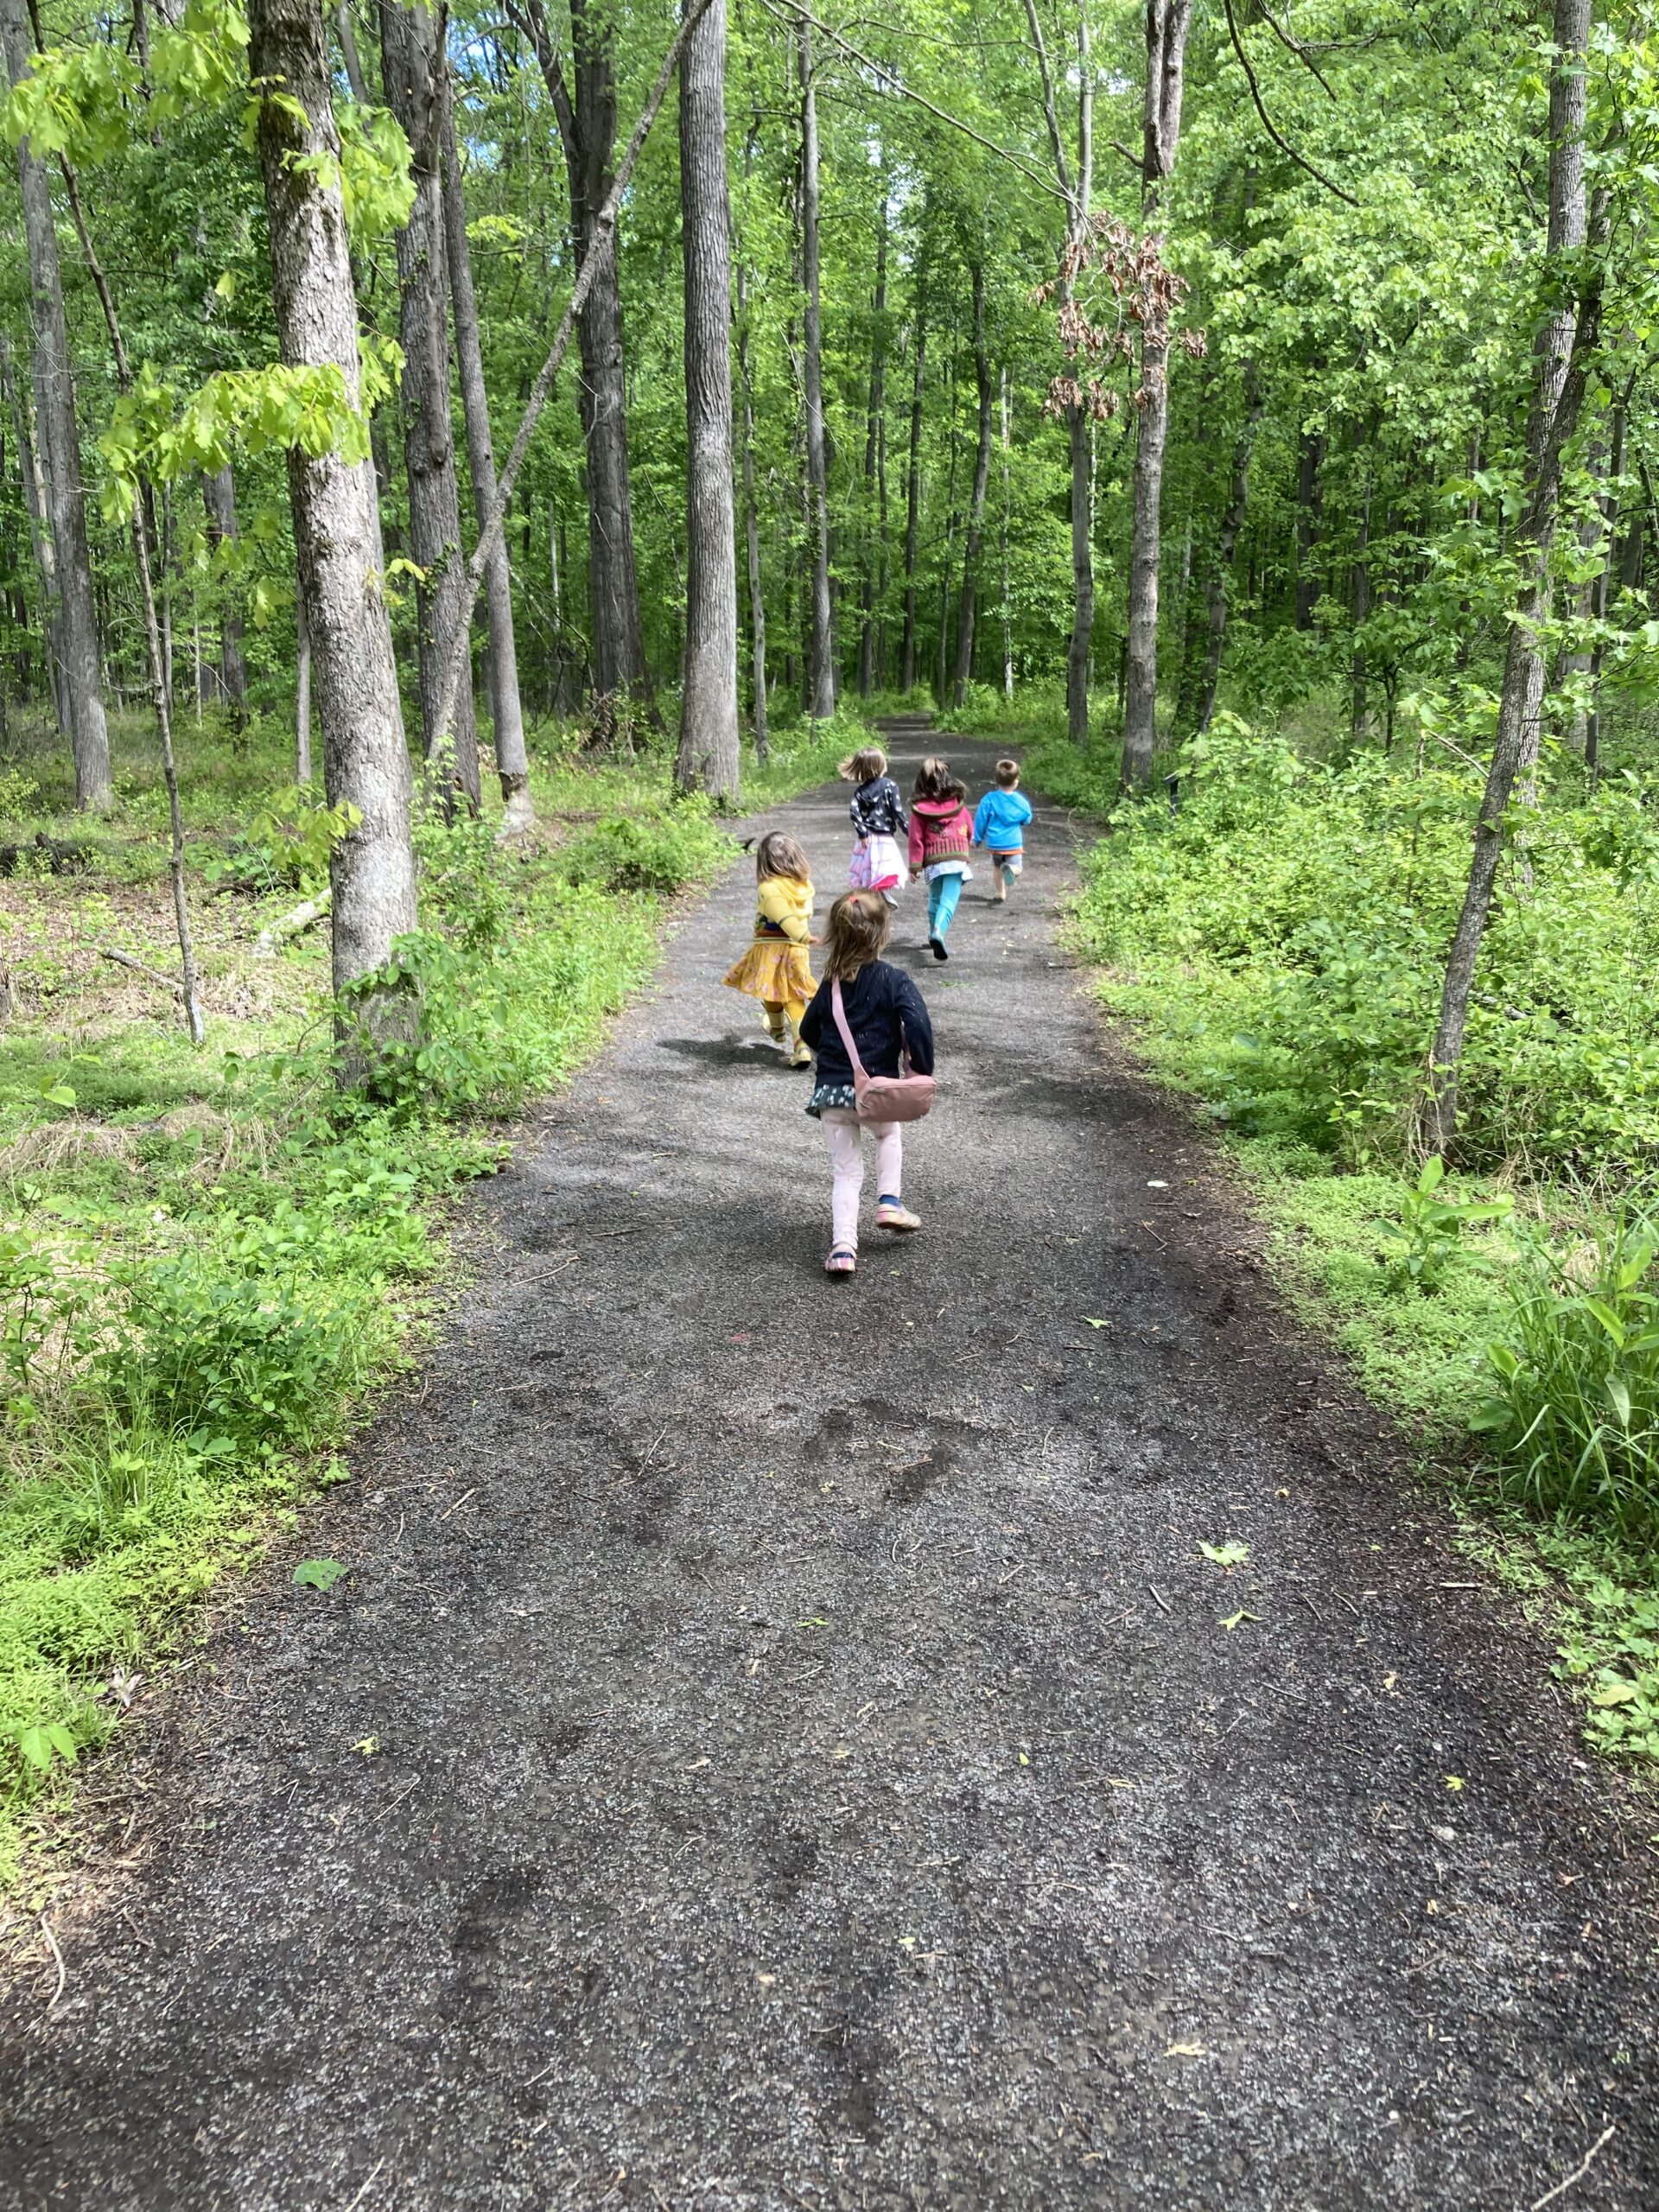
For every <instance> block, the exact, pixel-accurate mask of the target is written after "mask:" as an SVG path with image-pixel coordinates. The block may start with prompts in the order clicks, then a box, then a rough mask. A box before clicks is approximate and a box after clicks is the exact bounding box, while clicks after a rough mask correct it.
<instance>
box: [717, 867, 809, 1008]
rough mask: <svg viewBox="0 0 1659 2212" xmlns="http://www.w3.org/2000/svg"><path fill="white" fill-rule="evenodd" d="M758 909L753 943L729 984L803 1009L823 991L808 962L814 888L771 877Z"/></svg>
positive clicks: (774, 1002)
mask: <svg viewBox="0 0 1659 2212" xmlns="http://www.w3.org/2000/svg"><path fill="white" fill-rule="evenodd" d="M755 906H756V908H757V910H758V911H757V912H756V914H755V917H754V943H753V944H752V945H751V946H750V947H749V949H748V950H747V952H746V953H745V954H744V956H743V957H742V958H741V960H740V961H739V962H738V963H737V964H736V966H735V967H734V968H733V969H730V970H729V971H728V974H727V976H726V981H727V982H728V983H729V984H730V985H731V987H732V988H733V989H734V991H747V993H748V995H749V996H750V997H751V998H755V999H764V1000H765V1001H766V1002H767V1004H768V1005H771V1006H801V1005H804V1004H805V1002H806V1001H807V1000H808V999H810V997H811V995H812V994H813V992H814V991H816V990H817V988H818V987H817V983H816V982H814V981H813V979H812V969H811V968H810V965H809V963H808V961H807V957H806V941H807V939H808V938H810V935H811V934H812V887H811V885H810V883H803V882H802V881H801V880H800V879H799V877H798V876H793V875H769V876H767V877H766V880H765V881H764V882H763V883H761V884H760V887H758V889H757V891H756V893H755Z"/></svg>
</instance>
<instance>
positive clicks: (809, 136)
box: [796, 16, 836, 721]
mask: <svg viewBox="0 0 1659 2212" xmlns="http://www.w3.org/2000/svg"><path fill="white" fill-rule="evenodd" d="M796 37H797V40H798V48H799V62H800V72H801V258H802V264H803V272H802V273H803V276H804V294H805V302H804V343H803V346H802V349H801V350H802V354H803V357H804V372H805V396H806V491H807V510H808V517H809V534H808V551H809V553H810V557H811V562H812V631H811V643H812V668H811V697H810V702H809V703H808V707H807V714H808V716H809V718H810V720H811V721H829V717H830V716H831V715H833V714H834V713H835V711H836V637H835V620H834V615H833V612H832V610H831V607H830V602H829V467H828V460H827V456H826V454H825V449H824V435H823V320H822V315H821V313H820V300H819V281H818V95H817V85H816V83H815V80H814V77H813V71H812V29H811V25H810V23H809V22H808V21H807V19H806V17H805V16H801V17H799V18H798V22H797V26H796Z"/></svg>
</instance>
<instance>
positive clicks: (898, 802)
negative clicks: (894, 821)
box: [887, 783, 910, 829]
mask: <svg viewBox="0 0 1659 2212" xmlns="http://www.w3.org/2000/svg"><path fill="white" fill-rule="evenodd" d="M887 789H888V790H889V791H891V792H892V794H893V812H894V814H895V815H897V817H899V828H900V829H909V827H910V817H909V816H908V815H907V814H906V812H905V802H904V799H903V798H902V797H901V796H900V794H899V786H898V785H897V784H894V783H889V784H888V785H887Z"/></svg>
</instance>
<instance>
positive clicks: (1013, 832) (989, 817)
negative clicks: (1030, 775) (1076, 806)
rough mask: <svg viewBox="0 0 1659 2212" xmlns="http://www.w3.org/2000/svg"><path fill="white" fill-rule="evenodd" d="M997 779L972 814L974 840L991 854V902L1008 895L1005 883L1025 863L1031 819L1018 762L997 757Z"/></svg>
mask: <svg viewBox="0 0 1659 2212" xmlns="http://www.w3.org/2000/svg"><path fill="white" fill-rule="evenodd" d="M995 775H996V782H995V786H994V787H993V788H992V789H991V790H990V791H987V792H986V794H985V796H984V798H982V799H981V801H980V802H979V811H978V813H977V814H976V815H975V817H974V842H975V843H976V845H983V846H984V847H985V849H987V851H988V853H989V854H990V856H991V876H992V880H994V882H995V885H996V888H995V891H993V892H992V893H991V900H992V903H993V905H1001V901H1002V900H1003V899H1006V898H1007V895H1008V886H1009V884H1011V883H1012V882H1013V881H1014V878H1015V876H1016V875H1018V874H1019V873H1020V868H1022V867H1023V866H1024V864H1025V848H1026V824H1027V822H1029V821H1030V819H1031V801H1030V800H1029V799H1028V798H1027V797H1026V795H1025V793H1024V792H1023V791H1021V790H1020V763H1019V762H1018V761H1017V760H999V761H998V762H997V764H996V769H995Z"/></svg>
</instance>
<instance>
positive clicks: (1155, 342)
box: [1123, 0, 1192, 790]
mask: <svg viewBox="0 0 1659 2212" xmlns="http://www.w3.org/2000/svg"><path fill="white" fill-rule="evenodd" d="M1191 21H1192V0H1147V97H1146V109H1145V115H1144V118H1143V122H1142V126H1141V225H1142V227H1143V228H1144V229H1148V230H1149V229H1150V228H1151V227H1152V226H1153V225H1154V223H1155V222H1156V221H1157V219H1158V215H1159V212H1160V207H1161V206H1162V203H1163V188H1164V185H1165V183H1166V181H1167V179H1168V178H1169V177H1170V175H1172V174H1173V170H1174V168H1175V151H1176V148H1177V146H1178V145H1179V143H1180V135H1181V87H1182V79H1183V74H1184V72H1185V66H1186V34H1187V27H1188V25H1189V23H1190V22H1191ZM1168 371H1169V335H1168V331H1167V329H1164V330H1163V331H1162V332H1161V333H1156V332H1154V331H1152V330H1151V329H1147V330H1145V331H1143V333H1142V337H1141V388H1142V390H1143V391H1144V392H1145V394H1146V398H1145V402H1144V404H1143V405H1142V406H1141V417H1140V423H1139V431H1138V435H1137V437H1136V439H1135V490H1134V522H1133V525H1132V539H1131V544H1130V550H1129V658H1128V686H1127V689H1126V691H1125V695H1124V702H1123V783H1124V785H1125V787H1126V788H1128V789H1132V790H1143V789H1144V788H1145V787H1146V785H1147V784H1148V783H1150V782H1151V780H1152V767H1153V756H1154V753H1155V752H1156V750H1157V744H1158V556H1159V550H1160V531H1161V528H1162V519H1163V496H1164V442H1165V440H1166V437H1167V435H1168V431H1169V374H1168Z"/></svg>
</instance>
